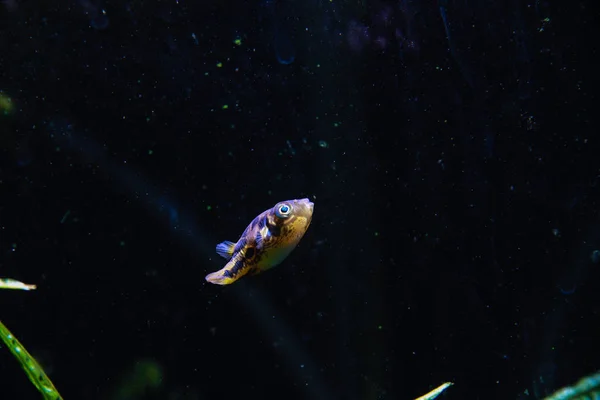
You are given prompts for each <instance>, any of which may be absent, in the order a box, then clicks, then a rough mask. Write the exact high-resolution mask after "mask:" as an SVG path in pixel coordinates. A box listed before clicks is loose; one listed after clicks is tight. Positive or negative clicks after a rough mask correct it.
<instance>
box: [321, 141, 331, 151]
mask: <svg viewBox="0 0 600 400" xmlns="http://www.w3.org/2000/svg"><path fill="white" fill-rule="evenodd" d="M319 147H322V148H324V149H326V148H328V147H329V144H328V143H327V142H326V141H324V140H319Z"/></svg>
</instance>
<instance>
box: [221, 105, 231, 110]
mask: <svg viewBox="0 0 600 400" xmlns="http://www.w3.org/2000/svg"><path fill="white" fill-rule="evenodd" d="M221 108H222V109H223V110H227V109H228V108H229V105H227V104H223V107H221Z"/></svg>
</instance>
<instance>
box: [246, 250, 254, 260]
mask: <svg viewBox="0 0 600 400" xmlns="http://www.w3.org/2000/svg"><path fill="white" fill-rule="evenodd" d="M244 257H246V258H248V259H250V258H252V257H254V247H248V248H247V249H246V251H245V252H244Z"/></svg>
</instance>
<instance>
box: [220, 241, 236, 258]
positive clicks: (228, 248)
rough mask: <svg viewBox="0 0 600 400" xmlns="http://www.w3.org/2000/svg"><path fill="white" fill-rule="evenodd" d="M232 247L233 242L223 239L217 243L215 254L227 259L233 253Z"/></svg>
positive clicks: (233, 245) (233, 246)
mask: <svg viewBox="0 0 600 400" xmlns="http://www.w3.org/2000/svg"><path fill="white" fill-rule="evenodd" d="M234 248H235V243H233V242H230V241H229V240H225V241H224V242H221V243H219V244H218V245H217V254H218V255H220V256H221V257H223V258H226V259H228V260H229V259H230V258H231V256H232V255H233V249H234Z"/></svg>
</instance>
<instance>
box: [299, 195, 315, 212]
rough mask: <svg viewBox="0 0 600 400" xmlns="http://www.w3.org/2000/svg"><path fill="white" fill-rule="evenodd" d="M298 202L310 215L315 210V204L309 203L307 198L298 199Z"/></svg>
mask: <svg viewBox="0 0 600 400" xmlns="http://www.w3.org/2000/svg"><path fill="white" fill-rule="evenodd" d="M298 202H300V203H303V204H304V205H305V206H306V208H308V210H309V211H310V214H311V215H312V213H313V210H314V208H315V203H313V202H312V201H310V200H309V199H308V198H304V199H300V200H298Z"/></svg>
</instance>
